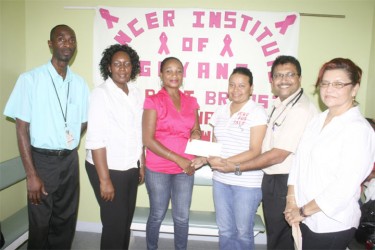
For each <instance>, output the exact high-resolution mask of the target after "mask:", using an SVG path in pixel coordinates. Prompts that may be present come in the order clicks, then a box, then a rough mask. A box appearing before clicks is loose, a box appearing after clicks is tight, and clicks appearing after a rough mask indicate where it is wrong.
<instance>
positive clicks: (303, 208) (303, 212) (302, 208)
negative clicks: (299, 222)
mask: <svg viewBox="0 0 375 250" xmlns="http://www.w3.org/2000/svg"><path fill="white" fill-rule="evenodd" d="M299 215H301V216H302V217H303V218H306V217H307V215H306V214H305V206H302V207H300V208H299Z"/></svg>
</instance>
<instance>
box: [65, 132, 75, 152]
mask: <svg viewBox="0 0 375 250" xmlns="http://www.w3.org/2000/svg"><path fill="white" fill-rule="evenodd" d="M65 136H66V144H67V145H68V147H69V148H71V147H72V144H73V142H74V137H73V135H72V134H71V133H70V131H69V130H67V131H66V133H65Z"/></svg>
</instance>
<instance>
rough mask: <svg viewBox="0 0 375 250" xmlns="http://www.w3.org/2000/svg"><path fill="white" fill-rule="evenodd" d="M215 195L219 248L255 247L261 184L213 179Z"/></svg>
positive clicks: (227, 249) (223, 249) (229, 249)
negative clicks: (255, 224)
mask: <svg viewBox="0 0 375 250" xmlns="http://www.w3.org/2000/svg"><path fill="white" fill-rule="evenodd" d="M213 196H214V204H215V211H216V223H217V225H218V227H219V246H220V249H221V250H233V249H254V231H253V228H254V216H255V213H256V211H257V209H258V206H259V203H260V201H261V200H262V191H261V188H247V187H240V186H234V185H227V184H224V183H221V182H218V181H215V180H213Z"/></svg>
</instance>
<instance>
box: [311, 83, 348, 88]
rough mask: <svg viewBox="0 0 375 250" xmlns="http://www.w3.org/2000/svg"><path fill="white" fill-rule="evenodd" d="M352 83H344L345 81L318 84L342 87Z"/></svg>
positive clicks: (320, 86)
mask: <svg viewBox="0 0 375 250" xmlns="http://www.w3.org/2000/svg"><path fill="white" fill-rule="evenodd" d="M350 84H352V83H351V82H347V83H344V82H320V83H319V84H318V85H319V88H322V89H324V88H328V86H330V85H331V86H332V87H334V88H335V89H342V88H343V87H345V86H348V85H350Z"/></svg>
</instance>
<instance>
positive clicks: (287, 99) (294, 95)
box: [274, 88, 301, 108]
mask: <svg viewBox="0 0 375 250" xmlns="http://www.w3.org/2000/svg"><path fill="white" fill-rule="evenodd" d="M300 91H301V88H299V89H298V90H297V91H296V92H294V93H293V94H292V95H290V96H289V97H288V98H286V99H285V100H284V101H281V100H280V97H277V98H276V100H275V102H274V106H275V107H276V108H278V107H280V106H281V105H283V106H286V105H287V104H288V103H289V102H290V101H291V100H293V98H294V97H296V96H297V95H298V94H299V93H300Z"/></svg>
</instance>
